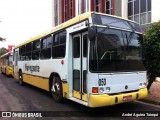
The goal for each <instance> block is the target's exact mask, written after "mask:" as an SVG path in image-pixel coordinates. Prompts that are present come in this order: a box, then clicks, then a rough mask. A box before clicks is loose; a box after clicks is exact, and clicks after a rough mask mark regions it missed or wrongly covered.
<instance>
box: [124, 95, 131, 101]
mask: <svg viewBox="0 0 160 120" xmlns="http://www.w3.org/2000/svg"><path fill="white" fill-rule="evenodd" d="M128 100H132V95H128V96H123V101H128Z"/></svg>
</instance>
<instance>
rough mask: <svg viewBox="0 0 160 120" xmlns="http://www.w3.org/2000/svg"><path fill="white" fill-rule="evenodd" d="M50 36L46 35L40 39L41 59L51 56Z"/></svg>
mask: <svg viewBox="0 0 160 120" xmlns="http://www.w3.org/2000/svg"><path fill="white" fill-rule="evenodd" d="M51 46H52V36H48V37H47V38H44V39H42V40H41V54H40V58H41V59H49V58H51Z"/></svg>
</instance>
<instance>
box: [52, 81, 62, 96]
mask: <svg viewBox="0 0 160 120" xmlns="http://www.w3.org/2000/svg"><path fill="white" fill-rule="evenodd" d="M51 91H52V93H53V95H54V96H56V97H58V96H59V95H60V85H59V84H58V83H55V84H53V85H52V88H51Z"/></svg>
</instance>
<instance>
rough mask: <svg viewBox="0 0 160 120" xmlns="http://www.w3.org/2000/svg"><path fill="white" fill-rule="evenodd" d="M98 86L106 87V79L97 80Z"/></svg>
mask: <svg viewBox="0 0 160 120" xmlns="http://www.w3.org/2000/svg"><path fill="white" fill-rule="evenodd" d="M98 84H99V86H105V85H106V79H105V78H103V79H99V81H98Z"/></svg>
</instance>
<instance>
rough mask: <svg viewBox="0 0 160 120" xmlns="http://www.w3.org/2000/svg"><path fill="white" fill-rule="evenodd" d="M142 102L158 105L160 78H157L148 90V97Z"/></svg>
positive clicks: (159, 101) (159, 99) (159, 103)
mask: <svg viewBox="0 0 160 120" xmlns="http://www.w3.org/2000/svg"><path fill="white" fill-rule="evenodd" d="M142 101H144V102H148V103H152V104H155V105H160V78H157V79H156V80H155V82H153V83H152V86H151V88H150V90H149V95H148V97H147V98H145V99H143V100H142Z"/></svg>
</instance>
